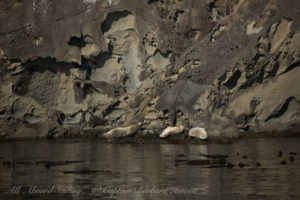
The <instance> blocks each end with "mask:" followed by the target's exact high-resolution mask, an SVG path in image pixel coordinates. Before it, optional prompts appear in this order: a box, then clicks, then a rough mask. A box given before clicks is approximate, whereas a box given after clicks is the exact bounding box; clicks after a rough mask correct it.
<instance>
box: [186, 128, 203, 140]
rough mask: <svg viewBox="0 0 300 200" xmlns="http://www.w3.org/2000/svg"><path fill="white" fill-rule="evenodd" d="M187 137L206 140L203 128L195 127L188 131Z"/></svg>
mask: <svg viewBox="0 0 300 200" xmlns="http://www.w3.org/2000/svg"><path fill="white" fill-rule="evenodd" d="M189 136H191V137H196V138H200V139H202V140H205V139H207V133H206V131H205V128H200V127H195V128H192V129H190V130H189Z"/></svg>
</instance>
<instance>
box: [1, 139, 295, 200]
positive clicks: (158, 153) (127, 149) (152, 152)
mask: <svg viewBox="0 0 300 200" xmlns="http://www.w3.org/2000/svg"><path fill="white" fill-rule="evenodd" d="M299 144H300V138H276V139H242V140H239V141H236V142H234V143H233V144H210V145H191V144H189V145H186V144H184V145H171V144H153V145H150V144H146V145H132V144H103V143H99V141H97V140H90V141H77V140H75V141H74V140H73V141H70V140H68V141H61V140H56V141H27V142H11V143H0V160H2V161H3V160H11V159H14V160H15V161H24V162H25V161H27V162H30V163H35V162H37V161H43V160H49V161H66V160H69V161H75V160H81V161H84V162H81V163H72V164H69V165H61V166H53V167H50V168H46V167H45V165H42V164H39V165H36V164H15V165H14V166H13V167H12V166H4V165H3V164H2V163H0V199H203V200H205V199H211V200H215V199H230V200H231V199H255V200H257V199H271V200H273V199H278V200H279V199H280V200H282V199H297V200H298V199H300V155H299V153H300V145H299ZM279 150H281V151H282V152H283V156H282V157H281V158H279V157H278V151H279ZM237 152H239V153H240V155H237ZM289 152H297V153H298V155H296V156H294V157H295V160H294V161H293V162H291V161H290V156H289ZM201 154H209V155H211V154H222V155H228V156H229V157H228V158H227V161H230V162H232V163H234V164H235V165H237V164H238V163H240V162H243V163H245V164H248V165H249V166H246V167H244V168H240V167H239V166H235V167H234V168H232V169H228V168H208V166H207V165H206V166H198V165H186V164H180V165H177V163H176V161H175V160H178V159H186V160H195V159H200V158H203V156H201ZM244 155H247V158H246V159H243V158H242V156H244ZM282 160H286V161H287V164H286V165H281V164H280V162H281V161H282ZM257 161H259V162H260V163H261V166H260V167H257V166H256V162H257ZM78 170H97V171H100V172H98V173H91V174H73V173H63V172H64V171H78ZM101 171H102V172H101ZM107 171H110V172H107ZM18 188H19V189H20V190H18ZM12 191H14V194H12ZM39 192H43V193H44V194H38V193H39Z"/></svg>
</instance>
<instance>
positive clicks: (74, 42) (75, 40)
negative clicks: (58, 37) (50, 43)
mask: <svg viewBox="0 0 300 200" xmlns="http://www.w3.org/2000/svg"><path fill="white" fill-rule="evenodd" d="M68 44H69V45H71V46H76V47H78V48H82V47H85V46H86V44H87V42H85V41H84V37H83V36H81V37H76V36H74V37H71V38H70V40H69V42H68Z"/></svg>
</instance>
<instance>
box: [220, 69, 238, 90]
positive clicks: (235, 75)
mask: <svg viewBox="0 0 300 200" xmlns="http://www.w3.org/2000/svg"><path fill="white" fill-rule="evenodd" d="M241 75H242V74H241V72H240V71H239V70H238V71H236V72H234V73H233V75H232V77H231V78H230V79H229V80H228V81H227V82H226V83H225V84H224V85H225V86H226V87H227V88H228V89H229V90H231V89H233V88H234V87H235V86H236V84H237V82H238V80H239V78H240V77H241Z"/></svg>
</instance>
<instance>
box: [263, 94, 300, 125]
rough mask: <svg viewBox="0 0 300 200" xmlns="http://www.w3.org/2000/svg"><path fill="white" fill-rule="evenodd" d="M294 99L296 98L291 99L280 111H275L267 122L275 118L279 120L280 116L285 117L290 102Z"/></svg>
mask: <svg viewBox="0 0 300 200" xmlns="http://www.w3.org/2000/svg"><path fill="white" fill-rule="evenodd" d="M294 99H295V97H289V98H288V99H287V100H286V101H285V103H284V104H283V105H282V106H281V107H280V108H279V109H275V110H274V111H273V113H272V114H271V115H270V116H269V117H268V118H267V119H266V120H265V122H267V121H269V120H271V119H274V118H279V117H280V116H282V115H284V113H285V112H286V111H287V109H288V107H289V104H290V102H291V101H292V100H294Z"/></svg>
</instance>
